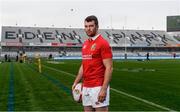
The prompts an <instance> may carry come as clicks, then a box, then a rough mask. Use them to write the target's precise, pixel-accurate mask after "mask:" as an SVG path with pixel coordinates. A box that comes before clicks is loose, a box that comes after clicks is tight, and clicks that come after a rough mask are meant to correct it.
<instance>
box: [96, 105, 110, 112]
mask: <svg viewBox="0 0 180 112" xmlns="http://www.w3.org/2000/svg"><path fill="white" fill-rule="evenodd" d="M95 110H96V112H108V106H105V107H99V108H95Z"/></svg>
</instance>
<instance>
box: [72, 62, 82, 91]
mask: <svg viewBox="0 0 180 112" xmlns="http://www.w3.org/2000/svg"><path fill="white" fill-rule="evenodd" d="M82 75H83V65H82V64H81V66H80V68H79V72H78V74H77V76H76V79H75V80H74V83H73V85H72V90H73V89H74V87H75V86H76V85H77V84H78V83H79V82H80V81H81V79H82Z"/></svg>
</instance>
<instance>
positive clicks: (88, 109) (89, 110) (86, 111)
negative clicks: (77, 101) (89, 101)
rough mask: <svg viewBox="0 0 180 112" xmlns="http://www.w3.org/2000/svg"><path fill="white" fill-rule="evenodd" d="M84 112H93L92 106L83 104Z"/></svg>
mask: <svg viewBox="0 0 180 112" xmlns="http://www.w3.org/2000/svg"><path fill="white" fill-rule="evenodd" d="M84 112H95V109H94V108H93V107H92V106H84Z"/></svg>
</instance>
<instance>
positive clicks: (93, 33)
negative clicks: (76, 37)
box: [86, 30, 97, 37]
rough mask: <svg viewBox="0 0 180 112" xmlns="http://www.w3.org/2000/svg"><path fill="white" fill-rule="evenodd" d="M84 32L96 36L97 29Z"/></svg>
mask: <svg viewBox="0 0 180 112" xmlns="http://www.w3.org/2000/svg"><path fill="white" fill-rule="evenodd" d="M86 34H87V35H88V36H89V37H94V36H96V34H97V30H94V31H87V32H86Z"/></svg>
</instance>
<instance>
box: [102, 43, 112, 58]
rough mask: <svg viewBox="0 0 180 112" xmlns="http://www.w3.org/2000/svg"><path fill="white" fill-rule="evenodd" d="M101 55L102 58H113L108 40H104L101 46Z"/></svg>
mask: <svg viewBox="0 0 180 112" xmlns="http://www.w3.org/2000/svg"><path fill="white" fill-rule="evenodd" d="M101 57H102V59H106V58H112V50H111V47H110V45H109V43H108V42H106V41H105V42H103V44H102V47H101Z"/></svg>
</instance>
